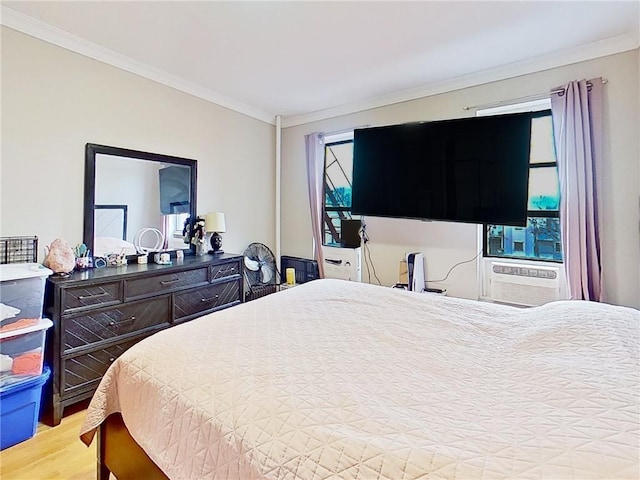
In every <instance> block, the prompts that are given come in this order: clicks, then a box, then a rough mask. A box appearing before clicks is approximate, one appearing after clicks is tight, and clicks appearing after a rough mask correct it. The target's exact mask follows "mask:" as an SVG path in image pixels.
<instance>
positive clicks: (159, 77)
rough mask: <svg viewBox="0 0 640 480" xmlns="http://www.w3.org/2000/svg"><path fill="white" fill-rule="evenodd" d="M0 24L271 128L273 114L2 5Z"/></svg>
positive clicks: (273, 119) (273, 122)
mask: <svg viewBox="0 0 640 480" xmlns="http://www.w3.org/2000/svg"><path fill="white" fill-rule="evenodd" d="M0 23H1V24H2V25H4V26H5V27H8V28H11V29H13V30H17V31H19V32H22V33H24V34H26V35H30V36H32V37H35V38H38V39H40V40H43V41H45V42H48V43H51V44H53V45H57V46H58V47H62V48H64V49H66V50H70V51H72V52H75V53H78V54H80V55H83V56H85V57H89V58H92V59H94V60H98V61H99V62H102V63H106V64H107V65H111V66H114V67H116V68H119V69H121V70H125V71H127V72H130V73H133V74H135V75H139V76H141V77H144V78H147V79H149V80H153V81H154V82H158V83H161V84H163V85H166V86H168V87H171V88H174V89H176V90H179V91H181V92H184V93H188V94H190V95H193V96H194V97H198V98H201V99H203V100H206V101H208V102H211V103H215V104H217V105H220V106H222V107H225V108H228V109H229V110H233V111H235V112H238V113H242V114H243V115H247V116H249V117H252V118H255V119H257V120H260V121H262V122H265V123H269V124H271V125H275V123H276V122H275V115H272V114H270V113H267V112H264V111H262V110H260V109H256V108H254V107H251V106H249V105H245V104H243V103H241V102H237V101H235V100H233V99H232V98H229V97H226V96H224V95H221V94H219V93H217V92H214V91H212V90H209V89H207V88H203V87H201V86H199V85H196V84H195V83H193V82H190V81H188V80H185V79H183V78H181V77H178V76H177V75H172V74H170V73H167V72H165V71H163V70H160V69H158V68H155V67H152V66H150V65H147V64H144V63H142V62H138V61H136V60H133V59H132V58H129V57H127V56H126V55H122V54H120V53H117V52H114V51H113V50H110V49H108V48H105V47H102V46H100V45H98V44H96V43H93V42H90V41H88V40H85V39H83V38H80V37H78V36H77V35H73V34H71V33H68V32H65V31H64V30H61V29H59V28H56V27H53V26H51V25H49V24H47V23H44V22H41V21H40V20H37V19H35V18H33V17H30V16H28V15H24V14H22V13H20V12H17V11H16V10H13V9H11V8H8V7H6V6H4V5H2V10H1V14H0Z"/></svg>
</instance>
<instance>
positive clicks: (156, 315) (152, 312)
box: [62, 295, 171, 354]
mask: <svg viewBox="0 0 640 480" xmlns="http://www.w3.org/2000/svg"><path fill="white" fill-rule="evenodd" d="M170 313H171V296H170V295H163V296H161V297H156V298H154V299H152V300H147V301H142V302H136V303H131V304H125V305H120V306H118V307H114V308H110V309H107V310H102V311H91V312H87V313H86V314H84V315H79V316H73V317H66V318H63V319H62V332H63V333H62V335H63V338H62V345H63V347H62V348H63V354H64V353H67V352H68V351H70V350H73V349H75V348H80V347H84V346H87V345H91V344H93V343H97V342H101V341H104V340H109V339H113V338H116V337H119V336H121V335H126V334H128V333H132V332H137V331H142V330H145V329H148V328H152V327H157V328H160V327H161V326H164V327H167V326H169V319H170Z"/></svg>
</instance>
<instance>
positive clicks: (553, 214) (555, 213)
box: [482, 105, 564, 264]
mask: <svg viewBox="0 0 640 480" xmlns="http://www.w3.org/2000/svg"><path fill="white" fill-rule="evenodd" d="M501 110H502V111H500V112H499V113H500V114H505V115H508V114H509V113H514V112H517V111H522V110H521V106H520V105H514V106H513V109H509V107H508V106H505V107H501ZM532 113H533V114H534V115H532V118H542V117H551V121H552V122H553V117H552V114H551V109H550V108H545V109H542V110H536V111H534V112H532ZM551 133H552V135H553V129H552V132H551ZM549 167H555V168H556V169H557V168H558V160H557V157H556V160H555V161H554V162H538V163H531V161H529V171H528V174H529V175H530V173H531V170H532V169H537V168H549ZM528 202H529V192H527V205H528ZM530 218H557V219H558V220H559V219H560V208H559V206H558V210H527V224H526V225H525V226H524V227H514V226H511V225H499V226H506V227H511V228H524V229H525V230H526V229H527V228H528V226H529V219H530ZM489 225H497V224H489V223H483V224H482V257H483V258H498V259H507V260H522V261H531V262H549V263H554V264H562V263H563V262H564V252H563V251H561V254H562V258H561V259H555V258H539V257H538V258H535V257H523V256H518V255H491V254H489V241H488V236H489V235H488V233H489V229H488V226H489ZM503 248H504V246H503Z"/></svg>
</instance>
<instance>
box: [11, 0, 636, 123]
mask: <svg viewBox="0 0 640 480" xmlns="http://www.w3.org/2000/svg"><path fill="white" fill-rule="evenodd" d="M0 24H2V25H4V26H6V27H8V28H12V29H14V30H17V31H19V32H22V33H24V34H27V35H30V36H32V37H35V38H38V39H40V40H43V41H45V42H48V43H51V44H53V45H57V46H59V47H62V48H64V49H66V50H70V51H72V52H75V53H78V54H80V55H83V56H86V57H89V58H92V59H94V60H97V61H99V62H102V63H105V64H108V65H112V66H114V67H116V68H119V69H122V70H125V71H128V72H130V73H133V74H135V75H139V76H141V77H144V78H147V79H149V80H152V81H155V82H158V83H161V84H163V85H166V86H168V87H171V88H174V89H176V90H179V91H181V92H184V93H188V94H190V95H193V96H195V97H198V98H201V99H203V100H206V101H208V102H211V103H214V104H216V105H220V106H222V107H225V108H228V109H229V110H233V111H235V112H238V113H241V114H243V115H247V116H249V117H252V118H255V119H257V120H260V121H263V122H265V123H268V124H271V125H275V123H276V120H275V117H276V115H275V114H270V113H268V112H265V111H263V110H261V109H257V108H254V107H251V106H249V105H245V104H243V103H241V102H238V101H235V100H234V99H232V98H229V97H226V96H224V95H222V94H219V93H217V92H214V91H212V90H209V89H207V88H204V87H201V86H199V85H196V84H194V83H193V82H190V81H188V80H185V79H183V78H181V77H178V76H176V75H172V74H170V73H167V72H165V71H163V70H160V69H157V68H155V67H151V66H149V65H147V64H144V63H142V62H138V61H136V60H133V59H131V58H129V57H127V56H125V55H122V54H119V53H117V52H114V51H113V50H110V49H108V48H105V47H102V46H100V45H98V44H96V43H93V42H90V41H88V40H84V39H82V38H80V37H78V36H77V35H73V34H70V33H68V32H65V31H64V30H61V29H59V28H56V27H53V26H51V25H49V24H46V23H44V22H41V21H40V20H37V19H35V18H33V17H30V16H28V15H24V14H22V13H20V12H17V11H15V10H13V9H11V8H8V7H6V6H4V5H1V11H0ZM639 47H640V40H639V39H638V32H637V31H631V32H628V33H627V34H624V35H619V36H616V37H611V38H608V39H604V40H601V41H599V42H594V43H591V44H587V45H582V46H579V47H575V48H572V49H567V50H563V51H560V52H556V53H552V54H549V55H544V56H540V57H536V58H534V59H530V60H525V61H521V62H516V63H512V64H508V65H503V66H501V67H496V68H493V69H489V70H485V71H483V72H479V73H475V74H471V75H465V76H461V77H457V78H453V79H448V80H444V81H441V82H436V83H432V84H428V85H423V86H420V87H417V88H413V89H407V90H402V91H399V92H394V93H392V94H389V95H382V96H377V97H373V98H369V99H366V100H362V101H358V102H352V103H347V104H344V105H339V106H336V107H332V108H328V109H324V110H319V111H316V112H310V113H306V114H302V115H292V116H289V117H283V118H282V128H287V127H293V126H296V125H303V124H306V123H311V122H316V121H320V120H326V119H328V118H333V117H339V116H342V115H349V114H352V113H357V112H361V111H364V110H370V109H373V108H379V107H384V106H387V105H393V104H396V103H401V102H406V101H409V100H415V99H418V98H422V97H428V96H431V95H438V94H442V93H447V92H452V91H455V90H460V89H463V88H469V87H474V86H477V85H482V84H486V83H491V82H496V81H499V80H506V79H508V78H513V77H518V76H521V75H527V74H530V73H535V72H540V71H543V70H548V69H551V68H556V67H561V66H564V65H570V64H572V63H578V62H583V61H587V60H592V59H594V58H599V57H604V56H607V55H614V54H616V53H622V52H625V51H628V50H635V49H637V48H639Z"/></svg>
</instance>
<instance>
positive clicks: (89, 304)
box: [44, 254, 244, 425]
mask: <svg viewBox="0 0 640 480" xmlns="http://www.w3.org/2000/svg"><path fill="white" fill-rule="evenodd" d="M242 268H243V262H242V256H241V255H232V254H222V255H215V256H214V255H205V256H203V257H192V256H188V257H185V258H184V260H182V261H176V260H175V259H174V261H173V264H172V265H157V264H146V265H137V264H134V265H131V264H130V265H127V266H126V267H108V268H103V269H92V270H87V271H85V272H75V273H73V274H72V275H71V276H69V277H66V278H55V277H50V278H49V279H48V281H47V287H46V300H45V301H46V304H45V312H46V314H47V316H48V317H49V318H51V320H52V321H53V328H51V329H50V330H49V332H48V335H47V347H46V349H45V351H46V355H47V361H48V363H49V365H50V367H51V370H52V375H51V376H52V381H50V382H49V385H50V386H49V388H48V389H47V390H45V392H46V393H45V399H44V403H45V405H46V406H45V421H46V422H47V423H50V424H52V425H58V424H59V423H60V420H61V419H62V413H63V409H64V407H66V406H69V405H72V404H75V403H77V402H79V401H81V400H84V399H87V398H89V397H91V396H92V395H93V392H94V391H95V389H96V388H97V386H98V383H99V382H100V379H101V378H102V375H104V373H105V372H106V370H107V368H108V367H109V365H111V363H112V362H113V361H114V360H115V359H116V358H118V356H120V355H121V354H122V353H123V352H124V351H125V350H127V349H128V348H129V347H131V346H132V345H134V344H135V343H137V342H139V341H140V340H142V339H143V338H145V337H147V336H149V335H151V334H153V333H155V332H157V331H159V330H162V329H165V328H169V327H172V326H174V325H176V324H179V323H182V322H186V321H189V320H192V319H194V318H197V317H199V316H202V315H204V314H206V313H210V312H213V311H216V310H220V309H223V308H227V307H230V306H232V305H236V304H238V303H240V302H241V301H242V299H243V297H244V294H243V277H242Z"/></svg>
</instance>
